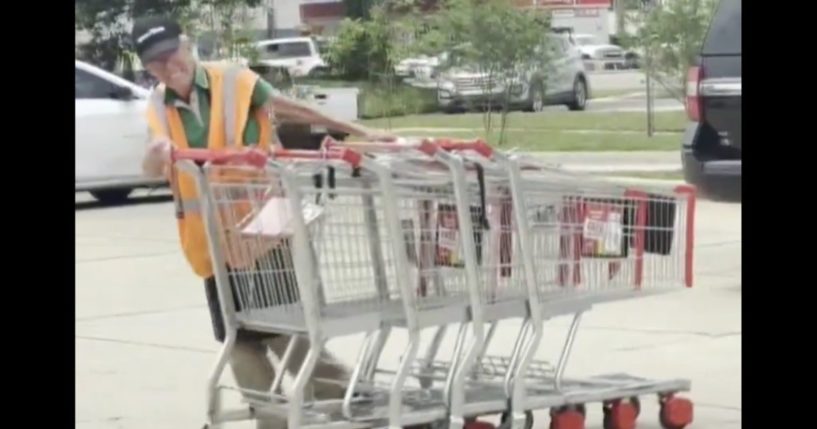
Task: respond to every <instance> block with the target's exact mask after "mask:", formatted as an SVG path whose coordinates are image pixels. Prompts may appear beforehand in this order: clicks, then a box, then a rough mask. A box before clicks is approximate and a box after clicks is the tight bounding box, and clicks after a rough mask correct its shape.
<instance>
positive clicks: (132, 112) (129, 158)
mask: <svg viewBox="0 0 817 429" xmlns="http://www.w3.org/2000/svg"><path fill="white" fill-rule="evenodd" d="M74 67H75V71H74V73H75V74H74V97H75V100H74V102H75V104H74V108H75V112H76V113H75V117H74V125H75V128H76V130H75V132H74V138H75V142H76V145H75V149H74V150H75V152H74V156H75V165H74V167H75V185H74V187H75V190H76V191H77V192H81V191H90V192H91V194H92V195H93V196H94V197H95V198H96V199H98V200H100V201H103V202H118V201H123V200H125V199H126V198H127V197H128V195H129V194H130V193H131V191H132V190H133V189H134V188H137V187H151V186H158V185H162V184H163V183H164V180H154V179H148V178H147V177H145V176H144V175H143V173H142V157H143V156H144V154H145V149H146V146H147V142H148V125H147V120H146V118H145V110H146V107H147V97H148V95H149V91H148V90H147V89H145V88H142V87H140V86H139V85H136V84H134V83H132V82H129V81H127V80H125V79H122V78H120V77H118V76H116V75H114V74H112V73H109V72H107V71H105V70H102V69H100V68H98V67H95V66H92V65H90V64H88V63H84V62H82V61H78V60H77V61H75V62H74Z"/></svg>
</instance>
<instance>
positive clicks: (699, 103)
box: [686, 66, 704, 122]
mask: <svg viewBox="0 0 817 429" xmlns="http://www.w3.org/2000/svg"><path fill="white" fill-rule="evenodd" d="M703 75H704V69H703V67H698V66H693V67H690V68H689V71H688V72H687V88H686V111H687V116H688V117H689V119H690V120H691V121H695V122H701V120H702V119H703V99H702V98H701V80H702V79H703Z"/></svg>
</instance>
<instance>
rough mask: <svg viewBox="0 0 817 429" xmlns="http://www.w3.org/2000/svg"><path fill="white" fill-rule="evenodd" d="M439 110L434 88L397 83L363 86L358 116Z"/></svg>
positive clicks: (369, 116) (386, 116) (392, 115)
mask: <svg viewBox="0 0 817 429" xmlns="http://www.w3.org/2000/svg"><path fill="white" fill-rule="evenodd" d="M437 110H439V106H438V104H437V91H436V89H420V88H414V87H411V86H408V85H402V84H398V85H395V86H392V87H388V86H383V85H378V86H367V87H363V88H362V91H361V102H360V117H361V118H364V119H373V118H391V117H395V116H405V115H415V114H421V113H431V112H436V111H437Z"/></svg>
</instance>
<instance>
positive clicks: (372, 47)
mask: <svg viewBox="0 0 817 429" xmlns="http://www.w3.org/2000/svg"><path fill="white" fill-rule="evenodd" d="M371 14H372V19H370V20H368V21H364V20H361V19H349V18H347V19H345V20H344V21H343V22H342V23H341V25H340V28H339V30H338V34H337V36H336V39H335V41H334V42H333V43H332V44H331V45H330V46H329V48H328V50H327V52H326V61H327V62H328V63H329V66H330V68H331V69H332V70H333V71H334V72H335V73H336V74H338V75H340V76H342V77H344V78H346V79H350V80H361V79H369V80H377V81H385V80H388V79H389V78H390V76H392V74H393V69H394V67H393V61H394V56H395V55H394V54H395V47H394V46H395V37H396V34H395V31H394V28H393V27H392V26H391V25H390V23H389V18H388V15H387V14H386V13H385V11H384V10H383V9H382V8H375V9H374V10H372V11H371Z"/></svg>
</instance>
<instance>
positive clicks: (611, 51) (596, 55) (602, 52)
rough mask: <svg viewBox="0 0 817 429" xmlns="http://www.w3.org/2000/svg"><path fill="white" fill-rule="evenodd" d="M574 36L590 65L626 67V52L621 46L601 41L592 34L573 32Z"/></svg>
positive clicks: (583, 57)
mask: <svg viewBox="0 0 817 429" xmlns="http://www.w3.org/2000/svg"><path fill="white" fill-rule="evenodd" d="M572 38H573V41H574V42H575V43H576V46H577V47H578V49H579V52H580V53H581V56H582V59H583V60H585V61H587V62H588V66H590V67H595V65H596V64H598V65H599V66H600V68H601V69H602V70H606V69H623V68H625V67H626V65H627V64H626V54H625V52H624V49H622V48H621V46H616V45H612V44H609V43H603V42H600V41H598V40H597V39H596V36H594V35H592V34H573V35H572Z"/></svg>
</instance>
